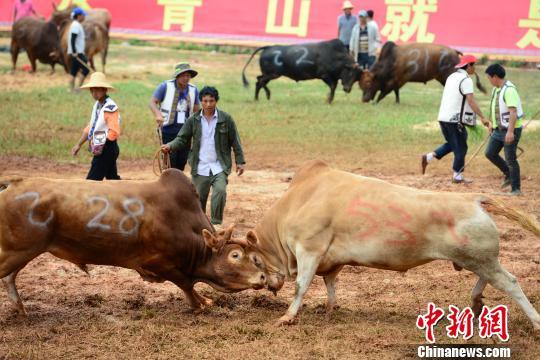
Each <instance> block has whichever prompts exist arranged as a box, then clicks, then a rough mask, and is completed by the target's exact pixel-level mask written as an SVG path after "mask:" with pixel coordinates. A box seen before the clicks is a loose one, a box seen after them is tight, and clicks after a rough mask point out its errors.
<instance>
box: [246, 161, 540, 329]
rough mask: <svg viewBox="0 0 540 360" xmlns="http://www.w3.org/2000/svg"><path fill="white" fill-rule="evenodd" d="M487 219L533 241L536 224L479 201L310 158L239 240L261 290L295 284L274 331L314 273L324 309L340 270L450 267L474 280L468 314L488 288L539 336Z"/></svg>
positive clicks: (539, 227) (290, 315) (539, 230)
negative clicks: (508, 224) (257, 260)
mask: <svg viewBox="0 0 540 360" xmlns="http://www.w3.org/2000/svg"><path fill="white" fill-rule="evenodd" d="M488 213H491V214H496V215H503V216H505V217H507V218H509V219H510V220H513V221H517V222H519V224H520V225H522V226H523V227H524V228H526V229H528V230H530V231H532V232H533V233H534V234H535V235H536V236H540V224H538V222H537V221H536V220H535V219H533V218H532V217H529V216H527V215H525V214H523V213H521V212H518V211H517V210H514V209H511V208H508V207H506V206H504V204H501V203H499V202H498V201H496V200H493V199H490V198H487V197H485V196H482V195H480V194H459V193H437V192H432V191H426V190H418V189H413V188H408V187H404V186H397V185H392V184H389V183H387V182H384V181H381V180H378V179H372V178H368V177H363V176H359V175H355V174H351V173H347V172H344V171H339V170H335V169H332V168H330V167H329V166H328V165H327V164H325V163H324V162H322V161H312V162H309V163H307V164H305V165H304V166H302V167H301V168H300V170H299V171H298V172H297V173H296V174H295V176H294V178H293V179H292V182H291V185H290V187H289V189H288V190H287V192H286V193H285V194H284V195H283V196H282V197H281V199H279V200H278V201H277V202H276V203H275V204H274V205H273V206H272V207H271V208H270V210H268V211H267V212H266V214H265V215H264V218H263V219H262V221H261V222H260V223H259V224H258V225H257V227H256V228H255V231H250V232H248V233H247V235H246V237H247V240H248V242H251V243H255V244H258V245H257V247H256V249H257V250H258V251H259V252H260V254H261V255H262V257H263V262H264V263H265V265H266V268H267V275H268V276H267V277H268V280H267V284H268V288H269V289H270V290H272V291H274V292H275V291H278V290H279V289H280V288H281V287H282V286H283V283H284V280H285V278H296V291H295V298H294V300H293V302H292V303H291V305H290V307H289V309H288V310H287V313H286V314H285V315H284V316H283V317H281V318H280V319H279V321H278V324H288V323H291V322H293V321H294V320H295V316H296V315H297V313H298V310H299V309H300V307H301V304H302V299H303V297H304V294H305V293H306V291H307V289H308V287H309V285H310V284H311V282H312V280H313V277H314V276H315V275H320V276H324V281H325V283H326V287H327V292H328V303H327V311H328V312H331V311H332V309H333V308H334V306H335V305H336V298H335V281H336V277H337V276H338V274H339V272H340V271H341V269H342V268H343V266H345V265H352V266H367V267H372V268H378V269H385V270H394V271H401V272H404V271H407V270H408V269H411V268H413V267H416V266H419V265H422V264H425V263H428V262H431V261H434V260H449V261H451V262H453V263H454V267H455V268H456V270H461V269H462V268H465V269H467V270H469V271H472V272H474V273H475V274H476V275H478V281H477V283H476V286H475V287H474V289H473V291H472V309H473V310H474V312H475V313H476V315H479V314H480V311H481V310H482V307H483V303H482V292H483V290H484V288H485V287H486V285H487V284H491V285H492V286H494V287H495V288H497V289H499V290H502V291H505V292H506V293H507V294H508V295H509V296H510V297H511V298H512V299H514V300H515V301H516V302H517V303H518V305H519V306H520V307H521V309H522V310H523V311H524V312H525V314H526V315H527V317H528V318H529V319H530V320H531V321H532V323H533V326H534V329H535V330H537V331H540V315H538V312H537V311H536V310H535V309H534V308H533V306H532V305H531V303H530V302H529V300H528V299H527V297H526V296H525V294H524V293H523V291H522V290H521V288H520V286H519V284H518V282H517V280H516V278H515V277H514V276H513V275H512V274H510V273H509V272H508V271H506V270H505V269H504V268H503V267H502V266H501V264H500V263H499V260H498V259H497V257H498V254H499V234H498V232H497V228H496V226H495V223H494V222H493V220H492V219H491V217H490V216H489V215H488ZM371 286H374V284H371ZM427 300H428V299H426V301H427Z"/></svg>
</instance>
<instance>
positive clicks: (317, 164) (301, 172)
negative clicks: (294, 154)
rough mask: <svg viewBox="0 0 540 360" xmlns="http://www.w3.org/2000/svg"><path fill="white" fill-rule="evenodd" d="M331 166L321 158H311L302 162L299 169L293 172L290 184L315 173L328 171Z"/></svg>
mask: <svg viewBox="0 0 540 360" xmlns="http://www.w3.org/2000/svg"><path fill="white" fill-rule="evenodd" d="M330 170H331V167H330V165H328V164H327V163H326V162H324V161H322V160H311V161H308V162H306V163H305V164H303V165H302V166H301V167H300V169H298V171H297V172H296V173H295V174H294V177H293V179H292V182H291V185H293V184H297V183H299V182H301V181H303V180H305V179H308V178H311V177H313V176H315V175H319V174H322V173H324V172H326V171H330Z"/></svg>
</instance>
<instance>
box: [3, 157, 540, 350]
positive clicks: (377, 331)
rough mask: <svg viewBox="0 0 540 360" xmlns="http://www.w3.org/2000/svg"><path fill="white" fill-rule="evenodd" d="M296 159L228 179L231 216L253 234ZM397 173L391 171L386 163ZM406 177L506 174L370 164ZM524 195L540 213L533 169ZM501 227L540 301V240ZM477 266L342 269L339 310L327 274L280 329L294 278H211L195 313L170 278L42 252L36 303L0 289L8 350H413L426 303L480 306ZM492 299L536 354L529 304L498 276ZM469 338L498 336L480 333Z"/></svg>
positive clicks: (482, 187)
mask: <svg viewBox="0 0 540 360" xmlns="http://www.w3.org/2000/svg"><path fill="white" fill-rule="evenodd" d="M119 169H120V173H121V175H122V176H123V177H124V178H129V179H148V180H151V179H154V178H155V176H154V175H153V174H152V171H151V167H150V165H149V164H148V163H133V162H123V161H121V162H120V163H119ZM87 170H88V167H87V166H86V165H72V164H57V163H52V162H47V161H43V160H37V159H29V158H18V157H0V176H7V175H22V176H38V175H39V176H47V177H55V178H83V177H84V176H85V174H86V172H87ZM293 171H294V168H292V167H291V168H289V169H285V170H283V169H281V170H275V171H274V170H268V169H267V170H249V169H248V171H247V172H246V173H245V175H243V176H242V177H237V176H235V175H233V176H231V177H230V187H229V190H228V194H229V195H228V202H227V209H226V222H227V223H235V224H236V225H237V236H243V235H244V234H245V233H246V232H247V230H248V229H251V228H252V227H253V226H255V224H257V222H258V221H259V220H260V219H261V218H262V216H263V214H264V212H265V211H266V210H267V209H268V208H269V207H270V206H271V204H272V203H273V202H274V201H276V200H277V199H278V198H279V197H280V196H281V195H282V194H283V192H284V191H285V190H286V188H287V186H288V182H287V181H286V180H287V178H288V177H289V176H291V175H292V172H293ZM388 173H390V171H389V172H388ZM363 175H368V176H375V177H378V178H380V179H383V180H387V181H390V182H392V183H396V184H402V185H406V186H412V187H416V188H422V189H430V190H437V191H442V190H453V191H462V192H486V193H492V192H494V191H498V189H497V186H498V184H499V182H500V179H498V178H495V177H489V176H477V177H475V182H474V183H472V184H470V185H468V186H462V185H452V184H449V181H448V180H449V179H448V178H447V177H446V176H440V175H429V176H423V177H422V176H416V175H388V174H381V173H363ZM523 189H524V191H525V195H524V196H523V197H519V198H506V197H504V198H502V197H501V199H504V200H505V201H506V202H508V203H509V204H510V205H511V206H514V207H517V208H520V209H522V210H525V211H527V212H528V213H530V214H533V215H535V216H536V217H537V218H538V217H540V206H539V205H540V196H539V195H540V183H539V182H538V181H535V180H534V179H528V178H524V183H523ZM495 220H496V222H497V224H498V226H499V229H500V233H501V240H500V241H501V252H500V260H501V263H502V264H503V266H504V267H506V269H507V270H509V271H510V272H512V273H513V274H514V275H515V276H516V277H517V279H518V280H519V282H520V285H521V287H522V288H523V290H524V292H525V293H526V294H527V296H528V297H529V299H530V301H531V302H532V303H533V305H534V306H535V308H536V309H540V277H539V273H540V242H539V239H538V238H536V237H534V236H533V235H531V234H530V233H528V232H526V231H525V230H523V229H521V228H519V227H517V226H516V224H514V223H510V222H509V221H507V220H506V219H502V218H496V219H495ZM475 282H476V276H475V275H473V274H471V273H470V272H467V271H465V270H464V271H461V272H456V271H455V270H454V269H453V267H452V265H451V264H450V263H447V262H441V261H438V262H433V263H430V264H427V265H424V266H422V267H418V268H415V269H412V270H410V271H408V272H407V273H405V274H400V273H396V272H390V271H382V270H376V269H368V268H363V267H346V268H345V269H344V270H343V271H342V273H341V274H340V276H339V279H338V285H337V297H338V303H339V305H340V307H339V308H338V309H337V310H335V312H334V314H333V315H332V316H331V317H330V318H326V317H325V315H324V314H321V311H320V310H321V308H322V306H323V304H324V303H325V301H326V289H325V286H324V282H323V281H322V279H321V278H318V277H317V278H316V279H315V281H314V282H313V284H312V286H311V287H310V289H309V291H308V293H307V295H306V298H305V302H304V304H305V305H304V307H303V309H302V311H301V313H300V317H299V321H298V324H297V325H293V326H290V327H285V328H276V327H274V326H273V322H274V321H275V320H276V319H277V318H278V317H280V316H281V315H282V314H283V313H284V312H285V310H286V308H287V306H288V304H289V303H290V301H291V300H292V297H293V293H294V284H293V283H287V284H286V285H285V287H284V288H283V290H282V291H281V292H280V293H279V294H278V296H277V297H274V296H273V295H272V294H270V293H268V292H267V291H258V292H256V291H246V292H242V293H238V294H222V293H218V292H216V291H214V290H213V289H211V288H209V287H208V286H206V285H198V286H197V288H198V289H199V290H200V291H201V293H202V294H203V295H205V296H207V297H210V298H212V299H213V300H214V302H215V305H214V306H213V307H212V308H210V309H208V310H205V311H203V312H202V313H201V314H198V315H194V314H192V313H191V312H190V311H189V307H188V304H187V301H186V299H185V298H184V296H183V293H182V292H181V291H180V290H179V289H178V288H176V287H175V286H174V285H172V284H171V283H164V284H155V283H147V282H144V281H143V280H142V279H141V278H140V277H139V276H138V274H137V273H135V272H134V271H131V270H127V269H122V268H113V267H104V266H90V275H87V274H85V273H83V272H82V271H81V270H80V269H78V268H77V267H76V266H74V265H72V264H70V263H68V262H66V261H64V260H60V259H57V258H55V257H53V256H51V255H49V254H44V255H41V256H40V257H38V258H37V259H35V260H34V261H32V262H31V263H30V264H29V265H28V266H27V267H26V268H25V269H24V270H23V271H22V272H21V273H20V275H19V277H18V287H19V291H20V293H21V296H22V299H23V301H24V303H25V305H26V309H27V311H28V316H27V317H20V316H18V315H16V314H15V313H14V312H13V310H12V308H11V305H10V304H9V302H8V299H7V295H6V294H5V293H4V292H0V329H1V330H0V358H47V359H53V358H77V359H81V358H107V359H110V358H121V359H127V358H152V359H154V358H158V359H161V358H163V359H166V358H186V359H229V358H235V359H237V358H264V359H277V358H291V359H312V358H313V359H318V358H323V359H375V358H376V359H403V358H413V357H415V354H416V346H417V345H418V344H425V340H424V337H423V333H422V332H421V331H420V330H418V329H417V328H416V326H415V323H416V318H417V316H418V315H419V314H423V313H425V312H426V308H427V303H428V302H434V303H435V304H437V305H438V306H440V307H442V308H444V309H446V310H447V309H448V305H451V304H454V305H456V306H458V307H459V308H461V309H462V308H464V307H466V306H469V305H470V292H471V289H472V287H473V286H474V284H475ZM484 295H485V299H484V301H485V303H486V304H487V305H490V306H494V305H498V304H506V305H508V307H509V332H510V341H509V342H508V344H507V345H508V346H510V347H511V349H512V358H514V359H538V357H539V355H540V337H539V335H538V334H536V335H535V334H534V333H533V330H532V326H531V324H530V322H529V321H528V319H527V318H526V317H525V315H524V314H523V312H522V311H521V309H519V308H518V306H517V305H516V304H515V303H514V302H512V301H511V300H510V298H509V297H508V296H506V295H505V294H503V293H502V292H500V291H498V290H496V289H494V288H492V287H490V286H488V287H487V289H486V291H485V292H484ZM446 325H447V322H446V321H442V322H441V323H440V324H439V325H438V326H437V327H436V333H435V335H436V337H437V339H438V343H465V342H466V341H464V340H450V339H449V338H447V337H446V333H445V330H444V327H445V326H446ZM466 343H468V344H470V343H479V344H493V343H494V341H492V340H484V339H481V338H480V337H479V336H478V331H477V328H476V329H475V336H474V337H473V338H472V339H470V340H469V341H467V342H466Z"/></svg>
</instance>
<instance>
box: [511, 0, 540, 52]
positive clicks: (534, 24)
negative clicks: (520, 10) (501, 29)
mask: <svg viewBox="0 0 540 360" xmlns="http://www.w3.org/2000/svg"><path fill="white" fill-rule="evenodd" d="M519 27H520V28H525V29H528V30H527V32H526V33H525V35H523V37H522V38H521V39H520V40H519V41H518V42H517V43H516V45H517V46H518V47H519V48H520V49H523V48H526V47H527V46H529V45H532V46H534V47H537V48H540V37H539V31H540V0H531V4H530V7H529V18H528V19H522V20H519Z"/></svg>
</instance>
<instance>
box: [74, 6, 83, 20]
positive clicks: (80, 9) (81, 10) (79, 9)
mask: <svg viewBox="0 0 540 360" xmlns="http://www.w3.org/2000/svg"><path fill="white" fill-rule="evenodd" d="M79 15H84V16H86V11H84V10H83V9H82V8H80V7H76V8H75V9H73V11H72V12H71V18H72V19H75V18H76V17H77V16H79Z"/></svg>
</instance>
